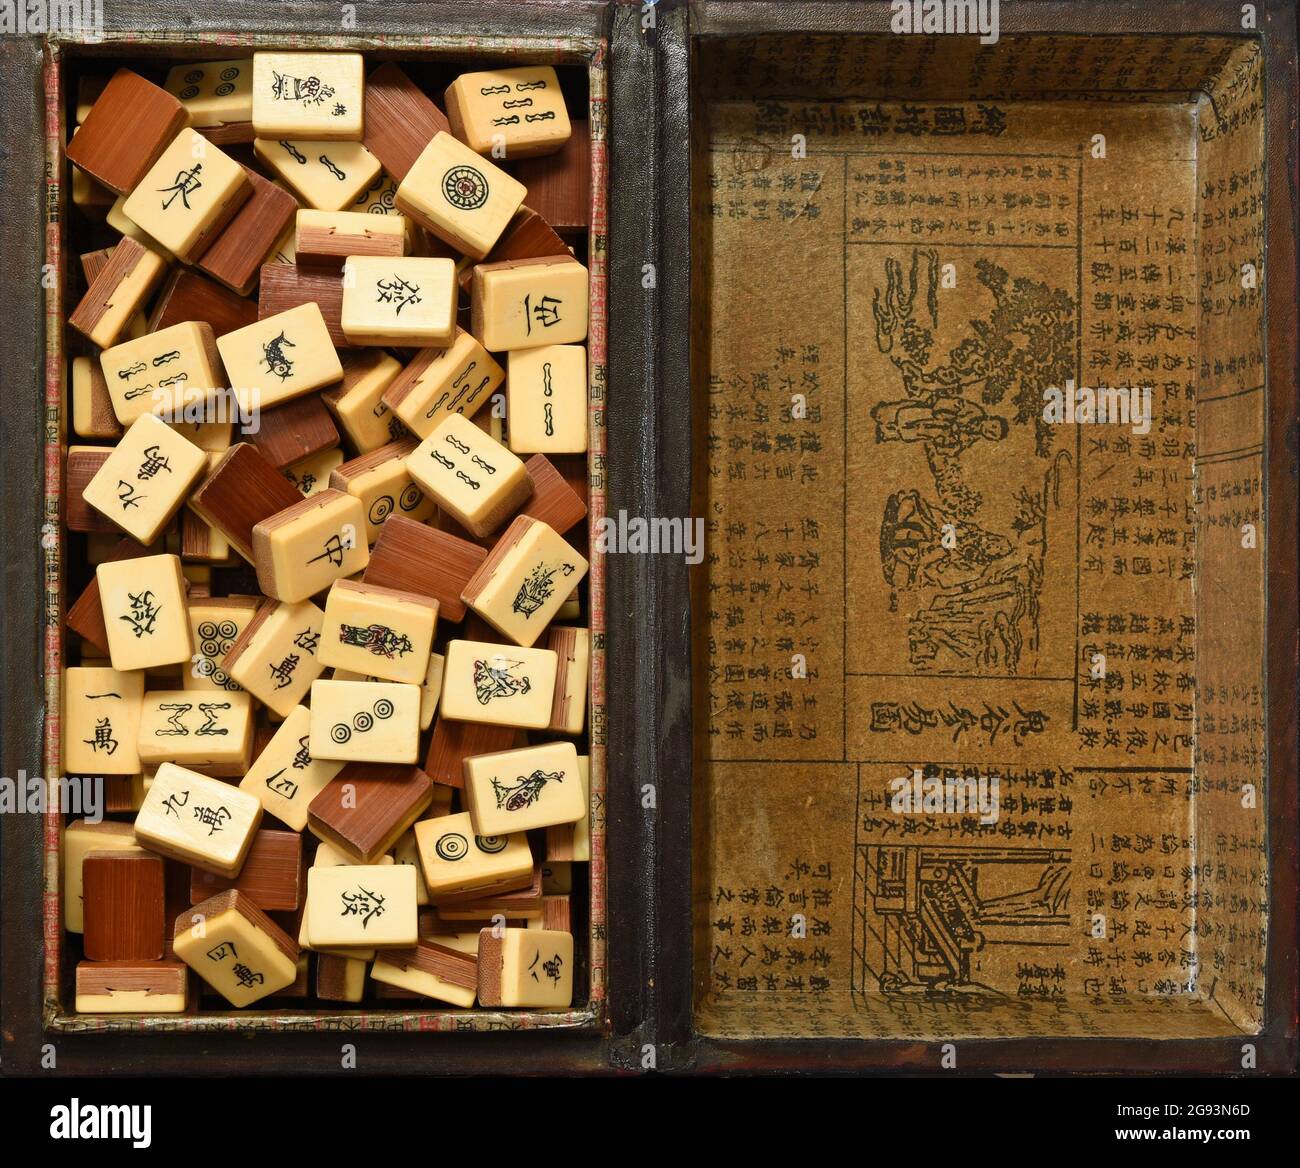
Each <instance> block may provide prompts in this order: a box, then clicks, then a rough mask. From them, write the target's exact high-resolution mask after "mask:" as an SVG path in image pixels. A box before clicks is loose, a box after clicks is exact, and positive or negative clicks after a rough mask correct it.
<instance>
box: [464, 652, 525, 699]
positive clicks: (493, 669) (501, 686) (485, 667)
mask: <svg viewBox="0 0 1300 1168" xmlns="http://www.w3.org/2000/svg"><path fill="white" fill-rule="evenodd" d="M523 664H524V663H523V662H522V661H507V660H506V659H505V658H504V657H493V658H492V660H491V661H475V662H474V696H475V697H477V698H478V701H479V705H481V706H486V705H487V704H488V702H490V701H492V699H493V698H510V697H514V696H515V695H516V694H526V693H528V691H529V690H530V689H532V682H531V681H529V680H528V678H526V677H522V676H520V675H519V674H517V673H516V672H515V671H516V670H518V669H522V668H523Z"/></svg>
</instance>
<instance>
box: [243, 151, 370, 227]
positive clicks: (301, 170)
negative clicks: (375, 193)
mask: <svg viewBox="0 0 1300 1168" xmlns="http://www.w3.org/2000/svg"><path fill="white" fill-rule="evenodd" d="M253 153H254V154H255V155H256V156H257V157H258V158H259V159H260V160H261V161H262V162H264V163H265V164H266V165H267V166H268V167H270V169H271V170H273V171H274V172H275V173H276V174H277V175H279V176H280V178H282V179H283V180H284V182H285V184H286V185H287V186H288V187H290V188H291V189H292V190H293V192H294V194H296V195H297V196H298V198H299V199H300V200H301V201H302V202H303V203H306V204H307V206H309V207H315V208H316V209H317V210H320V211H342V210H343V209H344V208H345V207H348V206H350V205H351V204H352V203H353V202H355V201H356V199H357V198H358V197H359V196H360V195H361V194H362V193H363V192H364V191H365V190H366V189H367V188H368V187H369V186H370V184H371V183H372V182H374V180H375V179H376V178H378V177H379V172H380V166H379V159H378V158H376V157H375V156H374V155H373V154H371V153H370V151H369V150H367V149H366V148H365V147H364V146H363V145H361V143H360V142H326V141H321V140H310V139H306V138H260V137H259V138H258V139H257V140H256V141H255V142H254V143H253Z"/></svg>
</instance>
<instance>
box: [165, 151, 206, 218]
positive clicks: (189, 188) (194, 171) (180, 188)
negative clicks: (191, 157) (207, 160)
mask: <svg viewBox="0 0 1300 1168" xmlns="http://www.w3.org/2000/svg"><path fill="white" fill-rule="evenodd" d="M202 171H203V163H201V162H196V163H195V164H194V165H193V166H192V167H190V168H189V170H178V171H177V172H176V180H175V181H174V182H173V183H172V185H171V186H169V187H159V188H158V193H159V194H160V195H166V194H168V193H169V192H170V197H169V198H167V199H166V200H165V201H164V202H163V205H162V209H163V210H164V211H166V210H167V209H168V208H169V207H171V205H172V204H173V203H174V202H175V201H176V200H177V199H180V201H181V204H182V205H183V206H184V208H185V210H187V211H188V210H190V196H191V195H192V194H193V193H194V192H195V191H197V190H198V189H199V188H200V187H201V186H203V183H202V181H200V179H199V175H200V174H201V173H202Z"/></svg>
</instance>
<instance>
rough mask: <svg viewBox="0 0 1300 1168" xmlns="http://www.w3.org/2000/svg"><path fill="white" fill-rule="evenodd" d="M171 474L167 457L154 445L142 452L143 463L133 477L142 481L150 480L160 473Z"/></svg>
mask: <svg viewBox="0 0 1300 1168" xmlns="http://www.w3.org/2000/svg"><path fill="white" fill-rule="evenodd" d="M164 471H165V472H166V473H167V474H171V473H172V467H171V463H170V462H169V461H168V460H167V456H166V455H165V454H163V453H162V451H161V449H160V448H159V447H158V446H157V445H156V444H155V445H153V446H146V447H145V451H144V461H143V462H141V463H140V469H139V470H137V471H136V472H135V477H136V478H137V479H140V480H142V481H144V480H147V479H151V478H153V477H154V475H156V474H161V473H162V472H164Z"/></svg>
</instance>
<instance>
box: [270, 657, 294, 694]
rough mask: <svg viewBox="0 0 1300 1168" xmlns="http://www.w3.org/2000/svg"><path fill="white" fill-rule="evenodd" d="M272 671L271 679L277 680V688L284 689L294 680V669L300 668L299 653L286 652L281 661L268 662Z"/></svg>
mask: <svg viewBox="0 0 1300 1168" xmlns="http://www.w3.org/2000/svg"><path fill="white" fill-rule="evenodd" d="M267 668H268V669H269V670H270V671H271V680H272V681H274V682H275V688H276V689H284V688H285V686H287V685H288V684H289V683H290V682H291V681H293V675H294V671H295V670H296V669H297V668H298V654H297V653H286V654H285V655H284V658H283V659H282V660H280V661H271V662H269V663H268V664H267Z"/></svg>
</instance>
